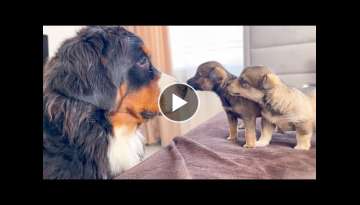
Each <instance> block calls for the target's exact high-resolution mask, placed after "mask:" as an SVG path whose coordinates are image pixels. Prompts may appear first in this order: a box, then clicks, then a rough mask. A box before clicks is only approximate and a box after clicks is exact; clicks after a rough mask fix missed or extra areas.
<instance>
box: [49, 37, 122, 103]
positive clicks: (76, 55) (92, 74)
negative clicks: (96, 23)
mask: <svg viewBox="0 0 360 205" xmlns="http://www.w3.org/2000/svg"><path fill="white" fill-rule="evenodd" d="M104 43H105V42H100V39H92V41H91V42H90V41H86V40H83V39H81V40H79V39H71V40H69V41H67V42H65V43H64V44H63V45H62V47H61V48H60V49H59V52H58V53H57V57H56V58H57V61H58V62H57V63H56V64H55V65H54V66H55V67H53V68H51V70H52V71H51V74H50V79H48V80H47V81H48V82H49V83H50V89H52V90H55V91H57V92H59V93H61V94H63V95H65V96H68V97H71V98H75V99H77V100H80V101H85V102H87V103H90V104H92V105H95V106H96V107H98V108H100V109H103V110H111V109H112V108H113V107H114V103H115V99H116V95H117V86H115V85H114V83H113V82H112V79H111V74H110V72H109V70H108V69H107V68H106V67H105V66H104V65H103V63H102V61H103V58H102V57H103V56H102V53H103V51H102V50H103V49H104V47H105V46H104V45H103V44H104ZM51 75H52V77H51Z"/></svg>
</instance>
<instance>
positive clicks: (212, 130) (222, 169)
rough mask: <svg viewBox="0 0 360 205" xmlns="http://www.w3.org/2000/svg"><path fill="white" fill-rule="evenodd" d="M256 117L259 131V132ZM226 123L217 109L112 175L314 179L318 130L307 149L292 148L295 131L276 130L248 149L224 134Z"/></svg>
mask: <svg viewBox="0 0 360 205" xmlns="http://www.w3.org/2000/svg"><path fill="white" fill-rule="evenodd" d="M259 126H260V119H258V121H257V137H259V136H260V129H259V128H260V127H259ZM227 133H228V124H227V121H226V116H225V113H223V112H222V113H219V114H218V115H216V116H215V117H214V118H212V119H210V120H209V121H207V122H206V123H204V124H202V125H200V126H199V127H197V128H195V129H193V130H191V131H190V132H188V133H187V134H186V135H184V136H182V137H176V138H174V140H173V141H172V142H171V144H170V145H168V146H167V147H164V148H162V149H161V150H160V151H158V152H157V153H155V154H153V155H152V156H150V157H149V158H147V159H146V160H145V161H143V162H142V163H140V164H138V165H137V166H135V167H133V168H131V169H129V170H127V171H126V172H124V173H122V174H121V175H120V176H118V177H116V179H315V178H316V136H314V137H313V140H312V148H311V149H310V150H309V151H300V150H295V149H293V147H294V146H295V144H296V138H295V132H287V133H286V134H280V133H274V134H273V140H272V142H271V144H270V145H269V146H267V147H259V148H255V149H246V148H243V147H241V146H240V145H243V144H244V143H245V142H244V130H240V132H239V133H238V143H232V142H229V141H227V140H226V137H227Z"/></svg>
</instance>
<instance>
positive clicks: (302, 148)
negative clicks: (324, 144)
mask: <svg viewBox="0 0 360 205" xmlns="http://www.w3.org/2000/svg"><path fill="white" fill-rule="evenodd" d="M294 149H297V150H309V149H310V146H305V145H296V146H295V147H294Z"/></svg>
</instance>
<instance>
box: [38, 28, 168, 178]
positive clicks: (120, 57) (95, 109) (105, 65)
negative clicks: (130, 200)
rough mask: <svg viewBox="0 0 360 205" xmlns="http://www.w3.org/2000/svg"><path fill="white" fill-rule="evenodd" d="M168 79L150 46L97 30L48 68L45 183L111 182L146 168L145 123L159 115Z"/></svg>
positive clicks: (125, 34)
mask: <svg viewBox="0 0 360 205" xmlns="http://www.w3.org/2000/svg"><path fill="white" fill-rule="evenodd" d="M160 77H161V73H160V72H159V71H158V70H157V69H156V68H155V67H154V66H153V65H152V63H151V62H150V58H149V54H148V53H147V51H146V49H145V47H144V43H143V41H142V40H141V39H140V38H139V37H138V36H136V35H135V34H133V33H131V32H129V31H127V30H126V29H124V28H123V27H120V26H90V27H85V28H83V29H81V30H80V31H79V32H78V33H77V35H76V36H75V37H73V38H70V39H68V40H66V41H64V42H63V43H62V45H61V46H60V48H59V49H58V51H57V52H56V54H55V55H54V57H53V58H51V59H50V60H49V62H48V63H47V64H46V65H45V67H44V76H43V178H44V179H111V178H113V177H114V176H116V175H118V174H120V173H121V172H123V171H124V170H126V169H128V168H130V167H132V166H134V165H136V164H137V163H139V162H140V161H141V160H142V158H143V154H144V137H143V136H142V135H141V133H140V132H139V131H138V127H139V125H141V124H142V123H143V122H144V121H145V120H147V119H150V118H152V117H154V116H156V115H159V108H158V105H157V102H158V98H159V94H160V87H159V81H160Z"/></svg>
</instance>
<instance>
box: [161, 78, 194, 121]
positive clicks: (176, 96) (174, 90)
mask: <svg viewBox="0 0 360 205" xmlns="http://www.w3.org/2000/svg"><path fill="white" fill-rule="evenodd" d="M158 105H159V109H160V112H161V114H162V115H163V116H164V117H165V118H166V119H167V120H169V121H171V122H185V121H187V120H190V119H191V118H192V117H193V116H194V115H195V113H196V111H197V109H198V106H199V97H198V96H197V95H196V92H195V90H194V89H193V88H192V87H191V86H189V85H187V84H182V83H174V84H170V85H168V86H167V87H166V88H165V89H164V90H163V91H162V92H161V94H160V97H159V102H158Z"/></svg>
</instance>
